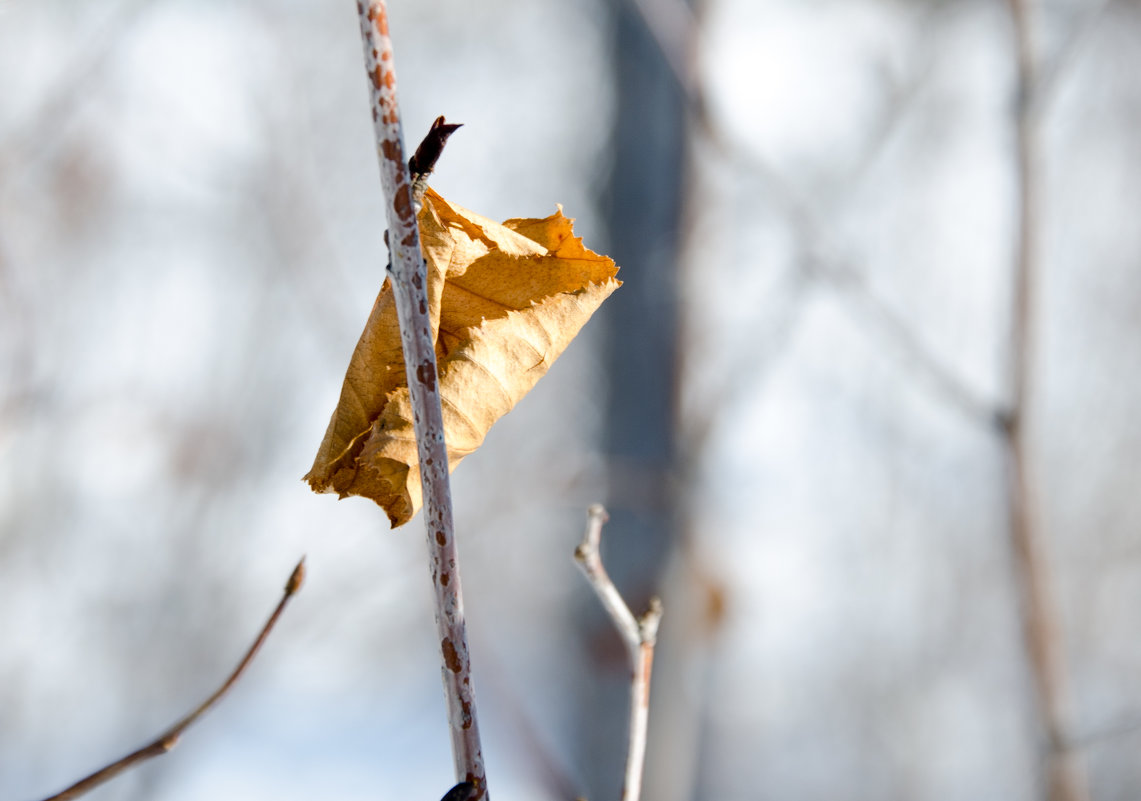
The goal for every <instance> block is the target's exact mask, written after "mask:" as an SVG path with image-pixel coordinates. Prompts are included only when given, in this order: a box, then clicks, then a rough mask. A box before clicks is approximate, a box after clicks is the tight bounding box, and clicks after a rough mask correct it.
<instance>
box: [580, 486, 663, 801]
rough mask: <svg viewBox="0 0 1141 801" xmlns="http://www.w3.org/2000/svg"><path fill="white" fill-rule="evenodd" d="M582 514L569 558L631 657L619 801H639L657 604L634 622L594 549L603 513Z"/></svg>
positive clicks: (654, 600) (604, 517) (601, 510)
mask: <svg viewBox="0 0 1141 801" xmlns="http://www.w3.org/2000/svg"><path fill="white" fill-rule="evenodd" d="M586 514H587V518H586V532H585V533H584V534H583V538H582V543H581V544H580V545H579V546H578V547H577V548H575V551H574V558H575V561H576V562H578V566H579V567H580V568H582V572H583V574H585V575H586V580H587V581H589V582H590V586H591V587H593V588H594V592H595V594H597V595H598V599H599V600H600V601H602V605H603V606H604V607H605V608H606V611H607V613H609V615H610V617H611V619H612V620H613V621H614V626H615V627H616V628H617V629H618V633H619V635H621V637H622V641H623V642H624V643H625V644H626V651H627V653H628V654H629V657H630V668H631V679H630V736H629V741H628V744H627V751H626V775H625V778H624V779H623V783H622V801H638V798H639V796H640V795H641V794H642V773H643V769H644V766H645V762H646V731H647V726H648V723H649V716H650V674H651V672H652V670H653V666H654V645H655V644H656V642H657V638H658V623H660V622H661V619H662V604H661V601H659V600H658V599H657V598H651V599H650V608H649V610H647V611H646V613H645V614H644V615H642V617H641V618H635V617H634V614H633V613H632V612H631V611H630V607H629V606H627V605H626V602H625V601H624V600H622V596H621V594H620V593H619V592H618V588H617V587H615V586H614V582H612V581H611V580H610V576H609V575H608V574H607V572H606V568H605V566H603V564H602V554H601V552H600V551H599V543H600V542H601V541H602V526H603V524H604V523H605V522H606V521H607V519H608V518H607V514H606V510H605V509H604V508H603V507H602V506H601V505H600V504H594V505H593V506H591V507H590V509H588V510H587V513H586Z"/></svg>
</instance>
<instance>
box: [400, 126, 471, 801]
mask: <svg viewBox="0 0 1141 801" xmlns="http://www.w3.org/2000/svg"><path fill="white" fill-rule="evenodd" d="M461 126H462V123H459V124H452V123H449V122H445V121H444V118H443V117H436V121H435V122H433V123H432V128H431V129H430V130H429V131H428V135H427V136H425V137H424V141H423V142H421V143H420V146H419V147H418V148H416V152H415V153H413V154H412V158H410V159H408V171H409V172H411V173H412V180H413V181H415V180H416V179H417V178H421V177H424V176H427V175H428V174H429V173H430V172H432V170H434V169H435V168H436V162H437V161H438V160H439V158H440V154H441V153H443V152H444V145H445V144H447V141H448V137H449V136H451V135H452V134H454V133H455V132H456V129H458V128H460V127H461ZM449 801H451V800H450V799H449Z"/></svg>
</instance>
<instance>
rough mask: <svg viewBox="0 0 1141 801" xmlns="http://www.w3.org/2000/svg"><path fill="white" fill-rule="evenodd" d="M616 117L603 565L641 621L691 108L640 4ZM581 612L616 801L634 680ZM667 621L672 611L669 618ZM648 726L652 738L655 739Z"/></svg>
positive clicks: (652, 590)
mask: <svg viewBox="0 0 1141 801" xmlns="http://www.w3.org/2000/svg"><path fill="white" fill-rule="evenodd" d="M612 9H613V11H612V14H613V16H612V20H611V24H612V36H613V41H612V47H613V69H614V86H615V90H616V98H615V100H616V112H615V123H614V130H613V133H612V147H611V153H612V155H613V159H614V162H613V164H612V165H611V173H610V176H609V182H608V185H607V187H606V189H605V195H604V198H603V208H604V210H605V213H606V218H607V223H608V229H609V240H610V241H609V243H608V246H609V251H608V252H609V254H610V255H611V256H613V257H614V259H615V261H616V262H617V263H618V264H619V265H620V266H621V273H620V275H619V277H620V278H621V279H622V280H623V281H624V282H625V284H624V285H623V287H622V288H621V289H620V290H619V291H618V292H616V293H615V295H614V297H613V298H612V299H611V301H610V302H609V303H608V304H607V306H606V307H605V308H604V309H603V310H602V315H603V319H604V320H605V324H604V325H605V326H606V333H605V335H604V336H605V340H604V341H605V344H604V346H603V348H604V353H605V356H604V360H605V365H606V380H607V382H608V397H607V402H606V421H605V424H604V426H603V437H604V440H603V443H602V449H603V452H604V453H605V454H606V455H607V463H608V471H607V480H608V493H609V497H608V498H607V500H606V506H607V509H608V510H609V512H610V523H609V524H608V525H607V527H606V531H605V534H604V536H603V540H602V549H603V554H604V558H605V560H606V565H607V568H608V570H609V571H610V573H611V575H612V577H613V579H614V581H615V583H616V584H617V585H618V588H619V590H620V591H621V592H622V593H623V595H624V596H625V598H626V600H627V603H628V604H629V605H630V608H631V610H632V611H633V612H634V613H635V614H636V615H637V614H641V613H642V612H643V611H644V610H645V609H646V605H647V602H648V600H649V598H650V597H651V596H652V595H654V594H656V593H658V592H659V585H660V579H661V576H662V573H663V570H664V566H665V564H666V560H667V557H668V555H669V553H670V550H671V548H672V547H673V546H674V544H675V542H676V540H677V530H676V520H677V516H676V514H675V511H676V502H675V497H676V491H675V488H674V486H673V477H674V476H675V475H676V471H675V469H674V460H675V454H676V451H677V448H676V437H675V432H674V419H675V418H674V410H675V397H676V392H675V388H676V382H677V370H678V363H677V358H676V357H677V348H678V346H677V342H676V338H677V330H678V325H677V320H678V298H677V283H678V282H677V263H678V238H679V218H680V213H681V208H682V184H683V180H684V172H685V169H684V160H685V107H684V97H683V95H682V93H681V90H680V89H679V87H678V84H677V80H676V78H675V77H674V75H673V73H672V72H671V70H670V68H669V65H668V64H667V62H666V60H665V58H664V57H663V54H662V51H661V49H660V47H659V46H658V44H657V43H656V42H655V41H654V39H653V37H652V35H651V34H650V32H649V31H648V30H647V27H646V24H645V22H644V21H643V19H642V18H641V16H640V15H639V13H638V11H637V10H636V9H635V8H634V7H633V4H632V3H628V2H617V3H614V4H613V6H612ZM582 597H583V599H584V603H586V604H587V605H588V606H589V608H588V609H586V610H578V615H577V617H578V619H579V620H581V621H583V622H582V623H581V625H582V626H583V628H584V632H583V637H584V640H585V641H586V642H587V643H588V644H589V647H590V649H591V651H590V655H591V658H590V662H591V668H592V669H593V670H592V674H593V675H588V676H586V677H585V687H584V693H583V695H584V701H585V703H583V704H581V705H580V709H581V713H580V714H581V716H582V717H581V718H580V720H579V728H578V734H577V737H578V742H577V745H576V750H577V754H576V756H577V759H576V762H577V764H579V765H581V766H582V767H583V770H584V772H585V776H584V778H585V780H586V782H587V786H586V787H585V788H584V790H585V792H586V793H587V795H588V796H589V797H591V798H598V799H604V798H617V793H618V788H619V786H620V784H621V776H622V767H623V763H624V758H625V752H626V747H625V743H626V739H625V738H626V723H627V721H626V714H625V713H626V705H627V698H628V692H629V669H628V667H627V665H626V662H625V654H624V651H623V649H622V645H621V643H620V641H619V639H618V637H617V635H616V634H615V633H614V631H613V625H612V623H611V622H610V620H609V619H608V618H606V617H605V616H604V615H603V614H602V613H601V611H600V610H598V609H597V604H595V603H594V602H593V598H588V596H587V594H586V593H583V595H582ZM667 614H668V611H667ZM654 736H655V734H654V724H653V721H652V720H651V722H650V738H651V740H652V739H653V738H654Z"/></svg>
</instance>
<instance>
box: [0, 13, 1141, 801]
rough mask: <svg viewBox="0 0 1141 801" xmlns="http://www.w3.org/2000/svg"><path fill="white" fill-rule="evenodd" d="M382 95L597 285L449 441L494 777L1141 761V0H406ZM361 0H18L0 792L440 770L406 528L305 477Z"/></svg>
mask: <svg viewBox="0 0 1141 801" xmlns="http://www.w3.org/2000/svg"><path fill="white" fill-rule="evenodd" d="M390 19H391V30H392V36H393V40H394V44H395V50H396V59H397V61H396V63H397V72H398V76H399V80H400V83H399V93H400V98H401V101H402V105H403V111H404V122H405V136H406V139H407V140H408V143H409V144H410V145H411V146H414V145H415V143H416V142H418V141H419V139H420V137H421V136H422V135H423V133H424V132H426V131H427V129H428V126H429V124H430V122H431V120H432V119H433V118H434V117H435V116H437V115H439V114H444V115H446V116H447V117H448V119H449V120H451V121H457V122H462V123H464V127H463V128H462V129H461V130H460V131H459V132H458V133H457V134H456V135H455V136H454V137H452V139H451V141H450V143H449V145H448V148H447V151H446V153H445V154H444V157H443V159H442V161H441V163H440V165H439V168H438V170H437V173H436V175H435V178H434V182H433V183H434V186H435V188H436V189H437V190H438V191H440V192H441V193H442V194H443V195H444V196H446V197H447V198H449V199H451V200H452V201H454V202H456V203H459V204H461V205H463V206H466V207H468V208H471V209H473V210H475V211H477V212H479V213H481V214H483V215H485V216H488V217H492V218H498V219H503V218H507V217H517V216H545V215H547V214H549V213H551V212H552V211H553V210H554V207H555V204H556V203H561V204H563V206H564V208H565V210H566V212H567V214H568V215H569V216H572V217H576V218H577V219H578V223H577V230H578V232H579V233H580V234H582V235H583V236H584V238H585V241H586V243H587V245H588V246H590V247H592V248H593V249H594V250H597V251H599V252H604V253H608V254H610V255H612V256H613V257H614V258H615V259H616V260H617V261H618V263H619V264H620V265H621V267H622V272H621V274H620V276H619V277H621V278H623V279H624V280H625V285H624V286H623V287H622V289H621V290H619V291H618V292H617V293H616V294H615V296H614V297H613V298H612V299H611V300H610V301H608V303H607V304H606V306H605V307H604V308H603V310H602V311H601V312H600V313H599V314H598V315H597V316H596V318H595V319H594V320H593V321H592V322H591V323H590V324H589V325H588V326H587V328H586V329H585V330H584V332H583V334H582V335H581V336H580V338H579V339H578V340H577V341H576V342H575V343H574V345H572V347H571V348H570V349H569V350H568V352H567V353H566V354H565V355H564V356H563V357H562V359H561V360H560V361H559V363H558V364H557V365H555V367H554V369H553V370H552V371H551V373H550V374H549V375H548V376H547V378H546V379H545V380H544V381H542V382H541V383H540V384H539V385H538V387H537V388H536V389H535V390H534V391H533V393H532V394H531V395H530V396H528V397H527V398H526V399H525V400H524V401H523V402H522V403H521V404H520V405H519V406H518V407H517V409H516V410H515V411H514V412H513V413H512V414H510V415H508V417H506V418H505V419H504V420H502V421H501V422H500V423H499V424H498V425H497V426H496V428H495V429H494V430H493V431H492V433H491V435H490V437H489V438H488V441H487V443H486V445H485V446H484V448H483V449H481V451H480V452H479V453H477V454H475V455H474V456H472V457H469V458H468V459H467V460H466V461H465V463H464V464H463V466H462V467H460V468H459V469H458V471H457V472H456V474H455V475H454V477H453V481H454V494H455V500H456V510H457V523H458V529H459V538H460V550H461V554H462V557H463V567H464V573H463V575H464V588H465V591H466V601H467V611H468V616H469V625H470V632H471V636H472V642H471V649H472V656H473V662H474V665H475V671H476V673H475V676H476V687H477V694H478V698H479V702H480V706H479V711H480V714H481V725H482V727H483V733H484V751H485V758H486V763H487V767H488V776H489V782H490V789H491V792H492V795H493V796H494V797H496V798H499V799H524V798H526V799H530V801H540V800H541V799H552V801H555V800H558V801H569V799H571V798H573V797H575V796H576V795H586V796H588V797H589V798H590V799H592V801H605V799H617V798H618V794H619V789H620V784H621V770H622V763H623V759H624V737H625V727H626V711H625V710H626V666H625V663H624V661H623V656H624V655H623V651H622V647H621V644H620V642H619V640H618V638H617V636H616V635H615V634H614V633H613V631H612V627H611V625H610V623H609V621H608V620H607V619H606V618H605V617H604V616H603V614H602V613H601V611H600V610H599V609H598V605H597V602H596V601H595V599H594V598H593V596H592V595H591V593H590V590H589V588H588V587H587V586H586V584H585V582H584V581H583V580H582V577H581V576H580V575H579V573H578V571H577V570H576V569H575V566H574V564H573V562H572V559H571V552H572V550H573V548H574V546H575V544H576V543H577V542H578V540H579V538H580V537H581V532H582V528H583V525H584V521H585V509H586V507H587V505H588V504H590V503H592V502H595V501H603V502H605V503H606V504H607V506H608V507H609V508H610V511H611V514H612V522H611V523H610V525H609V526H608V527H607V529H606V531H605V533H604V554H605V557H606V559H607V561H608V564H609V565H610V567H611V569H612V572H613V574H614V575H615V578H616V580H617V581H618V583H619V585H620V588H621V589H622V591H623V592H624V593H625V594H626V596H627V597H628V598H629V600H630V602H631V605H632V606H634V608H635V611H640V610H641V609H642V608H644V606H645V604H646V602H647V600H648V599H649V597H650V596H651V595H653V594H658V595H660V596H661V597H662V599H663V602H664V605H665V609H666V616H665V619H664V621H663V628H662V631H661V636H660V644H659V650H658V655H657V661H656V673H655V676H654V687H653V704H652V709H651V716H650V739H649V756H648V763H647V773H646V789H645V793H644V798H646V799H647V800H648V801H682V799H695V800H696V799H710V800H713V799H715V800H716V801H738V800H740V801H747V800H748V801H751V800H752V799H877V800H880V801H882V800H883V799H901V800H911V799H925V800H926V799H932V800H935V799H939V800H942V799H946V800H947V801H951V800H952V799H971V800H972V801H977V799H1004V800H1006V801H1037V800H1038V799H1043V800H1045V799H1052V800H1055V801H1077V800H1078V799H1096V801H1112V800H1113V799H1122V800H1123V801H1124V800H1125V799H1136V798H1137V797H1138V794H1139V793H1141V789H1139V788H1141V758H1139V755H1141V636H1139V625H1141V537H1139V536H1138V532H1139V528H1141V493H1139V492H1138V486H1137V476H1138V474H1139V468H1141V415H1138V414H1137V410H1138V408H1141V336H1139V335H1141V322H1139V321H1141V270H1139V269H1138V264H1139V261H1141V227H1139V226H1138V224H1137V220H1136V216H1137V209H1138V208H1141V139H1139V138H1138V135H1137V131H1138V129H1139V125H1141V80H1139V76H1141V47H1139V46H1138V43H1139V42H1141V39H1139V35H1141V5H1139V4H1138V3H1137V2H1135V0H1049V2H1035V3H1028V5H1026V6H1022V5H1021V4H1019V3H1018V2H1011V3H1008V2H1004V0H988V1H987V2H983V1H982V0H964V1H963V2H949V1H945V2H940V1H939V0H926V1H924V0H703V2H700V3H697V4H694V5H687V4H686V3H684V2H682V1H681V0H609V1H607V0H580V1H579V2H574V3H567V2H555V1H554V0H527V1H526V2H524V0H485V2H481V3H466V2H460V0H419V2H415V3H400V2H393V3H392V6H391V9H390ZM362 63H363V62H362V57H361V44H360V39H359V28H358V22H357V16H356V12H355V9H354V7H353V4H352V3H351V2H340V3H302V2H295V1H291V0H286V1H285V2H277V3H269V2H266V1H265V0H247V1H246V2H237V3H235V2H218V1H217V0H212V1H211V0H207V1H206V2H203V1H202V0H199V1H198V2H190V1H189V0H116V1H114V2H112V1H110V0H108V1H107V2H100V3H84V2H78V0H3V2H0V76H3V77H2V79H0V85H2V87H3V92H2V95H0V798H3V799H11V800H12V801H25V800H29V799H35V798H37V797H43V796H46V795H47V794H49V793H50V792H55V791H56V790H59V789H61V788H62V787H64V786H65V785H67V784H69V783H70V782H71V781H74V780H75V779H77V778H79V777H80V776H82V775H84V774H86V773H87V772H89V771H91V770H94V769H95V768H97V767H99V766H101V765H102V764H105V763H106V762H108V761H110V760H111V759H114V758H117V757H119V756H121V755H122V754H124V753H126V752H128V751H130V750H132V749H134V748H136V747H137V746H139V745H141V744H143V743H145V742H147V741H149V740H150V739H151V738H152V737H154V736H155V735H156V734H158V733H159V731H161V730H162V729H164V728H165V727H166V726H168V725H169V724H170V723H172V722H173V721H174V720H176V719H177V718H179V717H180V716H181V715H183V714H184V713H185V712H187V711H188V710H189V709H191V708H192V707H193V706H194V705H196V704H197V703H198V702H199V701H201V700H202V699H203V698H205V697H206V696H207V695H208V694H209V693H210V692H211V691H212V690H213V689H214V687H215V686H216V685H217V684H218V683H219V682H220V681H221V680H222V678H223V677H224V676H225V675H226V673H227V672H228V671H229V670H230V669H231V667H232V666H233V665H234V664H235V662H236V661H237V659H238V658H239V656H240V655H241V653H242V652H243V650H244V649H245V647H246V646H247V644H248V643H249V641H250V640H251V638H252V637H253V636H254V634H255V632H256V631H257V629H258V627H259V626H260V625H261V623H262V622H263V620H264V619H265V616H266V615H268V613H269V611H270V610H271V609H272V607H273V605H274V604H275V603H276V601H277V599H278V597H279V592H280V588H281V586H282V584H283V583H284V581H285V579H286V577H287V576H288V574H289V572H290V570H291V568H292V566H293V565H294V563H295V562H296V561H297V559H298V558H299V557H300V556H301V555H302V554H307V558H308V567H309V581H308V584H307V586H306V587H305V589H304V591H303V592H302V593H301V595H300V596H298V597H297V598H296V600H295V601H294V603H293V605H292V607H291V608H290V609H289V610H288V612H287V614H286V615H285V617H284V619H283V620H282V622H281V624H280V626H279V628H278V629H277V630H276V632H275V633H274V634H273V636H272V637H271V639H270V640H269V642H268V644H267V646H266V648H265V649H264V651H263V652H262V654H261V656H260V657H259V658H258V660H257V661H256V662H255V663H254V664H253V666H252V668H251V669H250V671H249V672H248V673H247V674H246V676H245V677H244V678H243V680H242V682H241V683H240V684H239V685H238V686H237V688H236V689H235V690H234V692H233V693H232V694H231V695H230V696H229V697H228V698H227V699H226V700H225V702H224V703H223V704H222V706H221V707H220V708H218V709H217V710H215V711H214V712H212V713H211V714H210V715H209V716H208V717H206V718H205V719H203V720H202V721H201V723H200V724H199V725H197V726H196V727H195V728H193V729H191V730H190V732H188V734H187V735H186V736H185V738H184V739H183V742H182V744H181V745H180V746H179V748H177V749H176V750H175V751H174V752H172V753H171V754H169V755H167V756H164V757H162V758H161V759H157V760H154V761H152V762H150V763H147V764H146V765H145V766H143V767H141V768H139V769H137V770H135V771H133V772H131V773H130V774H128V775H126V776H123V777H121V778H119V779H117V780H116V781H114V782H113V783H111V784H109V785H106V786H104V787H103V788H102V789H100V790H98V791H96V792H94V793H92V794H91V795H90V796H89V798H91V799H93V800H94V799H102V800H103V801H108V800H110V799H127V800H132V799H163V800H164V801H182V800H183V799H195V798H243V799H274V800H275V801H292V800H293V799H314V798H336V799H340V801H352V800H353V799H370V800H374V799H394V800H396V799H399V801H416V800H418V801H429V799H436V798H439V797H440V796H441V795H442V794H443V792H444V791H445V790H446V789H447V788H448V787H449V786H450V785H451V784H452V777H451V757H450V754H449V739H448V734H447V730H446V723H445V712H444V704H443V696H442V691H441V687H440V679H439V667H438V657H437V643H436V642H435V636H434V628H433V625H432V611H431V606H430V587H429V579H428V572H427V567H426V562H425V548H424V544H423V542H422V540H423V537H424V535H423V530H422V527H421V524H420V521H419V519H416V520H414V521H413V522H412V523H411V524H410V525H408V526H407V527H405V528H403V529H400V530H397V531H395V532H390V531H388V530H387V529H388V527H387V522H386V520H385V517H384V515H383V513H382V512H381V511H380V509H379V508H377V507H375V506H373V505H372V504H371V503H370V502H368V501H365V500H361V499H356V498H353V499H348V500H345V501H337V500H336V499H335V498H334V497H333V496H316V495H313V494H311V493H310V492H309V491H308V489H307V488H306V486H305V485H304V484H303V483H302V482H301V480H300V479H301V476H302V475H303V474H304V473H305V472H306V470H307V469H308V468H309V466H310V464H311V461H312V458H313V456H314V454H315V452H316V449H317V446H318V444H319V443H320V440H321V437H322V435H323V433H324V431H325V426H326V424H327V422H328V419H329V415H330V413H331V412H332V409H333V406H334V404H335V402H336V399H337V397H338V394H339V390H340V385H341V379H342V376H343V374H344V369H345V367H346V365H347V364H348V359H349V355H350V353H351V351H352V348H353V346H354V344H355V342H356V339H357V337H358V335H359V333H360V330H361V328H362V327H363V324H364V320H365V318H366V316H367V313H368V310H369V308H370V307H371V305H372V302H373V299H374V297H375V295H376V292H377V289H378V287H379V285H380V282H381V280H382V276H383V268H384V264H385V261H386V257H385V253H384V245H383V239H382V237H383V228H384V223H383V220H384V213H383V207H382V198H381V193H380V187H379V180H378V168H377V163H376V158H375V145H374V142H373V134H372V128H371V120H370V119H369V115H368V105H367V91H366V81H365V76H364V74H363V70H362Z"/></svg>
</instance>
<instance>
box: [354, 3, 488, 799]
mask: <svg viewBox="0 0 1141 801" xmlns="http://www.w3.org/2000/svg"><path fill="white" fill-rule="evenodd" d="M357 11H358V12H359V13H360V25H361V38H362V41H363V43H364V58H365V70H366V72H367V73H368V78H369V100H370V105H371V108H372V120H373V126H374V128H375V133H376V146H377V157H378V158H379V160H380V177H381V184H382V186H383V187H384V196H385V209H386V212H387V216H388V243H389V252H390V257H391V258H390V260H389V277H390V279H391V281H392V290H393V300H394V301H395V304H396V316H397V318H398V320H399V322H400V342H401V346H402V348H403V350H404V366H405V369H406V371H407V373H408V391H409V395H410V396H411V401H412V422H413V426H414V429H415V431H416V444H417V450H418V456H419V460H420V461H419V463H420V479H421V483H422V485H423V487H424V525H425V527H426V529H427V535H428V550H429V559H430V561H431V573H432V585H433V587H434V589H435V603H436V631H437V635H438V636H439V638H440V650H441V653H442V656H443V667H442V671H441V672H442V674H443V680H444V694H445V696H446V697H447V705H448V727H449V729H450V731H451V737H452V760H453V762H454V765H455V772H456V779H457V780H458V781H460V782H471V783H472V784H474V785H475V786H476V787H477V788H478V789H479V795H480V797H484V798H486V796H487V779H486V776H485V774H484V767H483V750H482V748H481V746H480V739H479V725H478V723H477V719H476V711H475V687H474V685H473V683H472V678H471V659H470V657H469V655H468V644H467V626H466V623H465V621H464V606H463V593H462V592H461V589H460V572H459V555H458V552H457V550H456V538H455V527H454V525H453V522H452V498H451V487H450V482H449V479H448V451H447V447H446V446H445V442H444V418H443V411H442V409H441V406H440V388H439V382H438V381H437V379H436V376H437V372H436V349H435V343H434V342H433V337H432V325H431V320H430V318H429V309H428V298H427V271H426V268H425V265H424V259H423V256H422V255H421V252H420V231H419V228H418V226H417V224H416V208H415V188H414V185H413V182H412V178H411V177H410V175H409V171H408V165H407V164H405V156H404V153H405V150H404V130H403V126H402V124H401V121H400V105H399V103H398V102H397V99H396V71H395V68H394V66H393V54H392V41H391V39H390V38H389V36H388V15H387V11H386V8H385V4H384V0H368V2H365V0H358V2H357ZM447 127H448V126H447V125H446V124H445V123H444V120H443V118H442V117H441V118H440V119H439V120H437V122H436V125H434V126H433V131H435V132H436V135H437V136H439V135H443V139H445V140H446V138H447V135H448V134H449V133H450V131H447V130H446V129H447ZM439 147H440V148H442V147H443V143H442V141H441V142H439ZM431 149H434V148H432V147H430V148H429V150H431ZM430 155H431V154H430V153H423V154H421V156H423V157H424V161H434V159H432V158H430ZM436 155H438V153H436ZM419 160H420V159H419V158H418V161H419Z"/></svg>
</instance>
